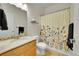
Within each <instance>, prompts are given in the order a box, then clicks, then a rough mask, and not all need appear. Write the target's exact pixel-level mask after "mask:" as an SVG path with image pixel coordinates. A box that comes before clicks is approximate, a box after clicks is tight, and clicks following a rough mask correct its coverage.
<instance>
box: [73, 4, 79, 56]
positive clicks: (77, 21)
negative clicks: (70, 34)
mask: <svg viewBox="0 0 79 59" xmlns="http://www.w3.org/2000/svg"><path fill="white" fill-rule="evenodd" d="M73 19H74V39H75V43H74V49H73V50H74V51H73V53H74V55H78V56H79V4H74V17H73Z"/></svg>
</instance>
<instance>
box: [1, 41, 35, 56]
mask: <svg viewBox="0 0 79 59" xmlns="http://www.w3.org/2000/svg"><path fill="white" fill-rule="evenodd" d="M35 55H36V41H35V40H33V41H31V42H28V43H26V44H24V45H21V46H19V47H16V48H14V49H11V50H9V51H7V52H4V53H2V54H1V56H35Z"/></svg>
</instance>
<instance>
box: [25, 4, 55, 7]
mask: <svg viewBox="0 0 79 59" xmlns="http://www.w3.org/2000/svg"><path fill="white" fill-rule="evenodd" d="M27 4H29V5H32V6H38V7H48V6H51V5H55V4H56V3H27Z"/></svg>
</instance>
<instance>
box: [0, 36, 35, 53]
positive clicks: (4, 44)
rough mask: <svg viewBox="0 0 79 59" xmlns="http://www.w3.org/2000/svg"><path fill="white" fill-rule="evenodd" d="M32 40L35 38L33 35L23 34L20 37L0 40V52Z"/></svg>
mask: <svg viewBox="0 0 79 59" xmlns="http://www.w3.org/2000/svg"><path fill="white" fill-rule="evenodd" d="M33 40H35V37H34V36H24V37H21V38H20V39H9V40H4V41H0V54H2V53H4V52H6V51H8V50H11V49H13V48H16V47H18V46H20V45H23V44H26V43H28V42H30V41H33Z"/></svg>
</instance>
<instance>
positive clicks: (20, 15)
mask: <svg viewBox="0 0 79 59" xmlns="http://www.w3.org/2000/svg"><path fill="white" fill-rule="evenodd" d="M1 6H2V9H3V10H4V11H5V14H6V17H7V22H8V28H9V29H8V30H6V31H1V30H0V35H14V34H17V33H18V27H19V26H24V27H25V32H26V31H27V30H26V29H27V27H26V24H27V13H26V12H25V11H23V10H21V9H19V8H17V7H15V6H13V5H10V4H1Z"/></svg>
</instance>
